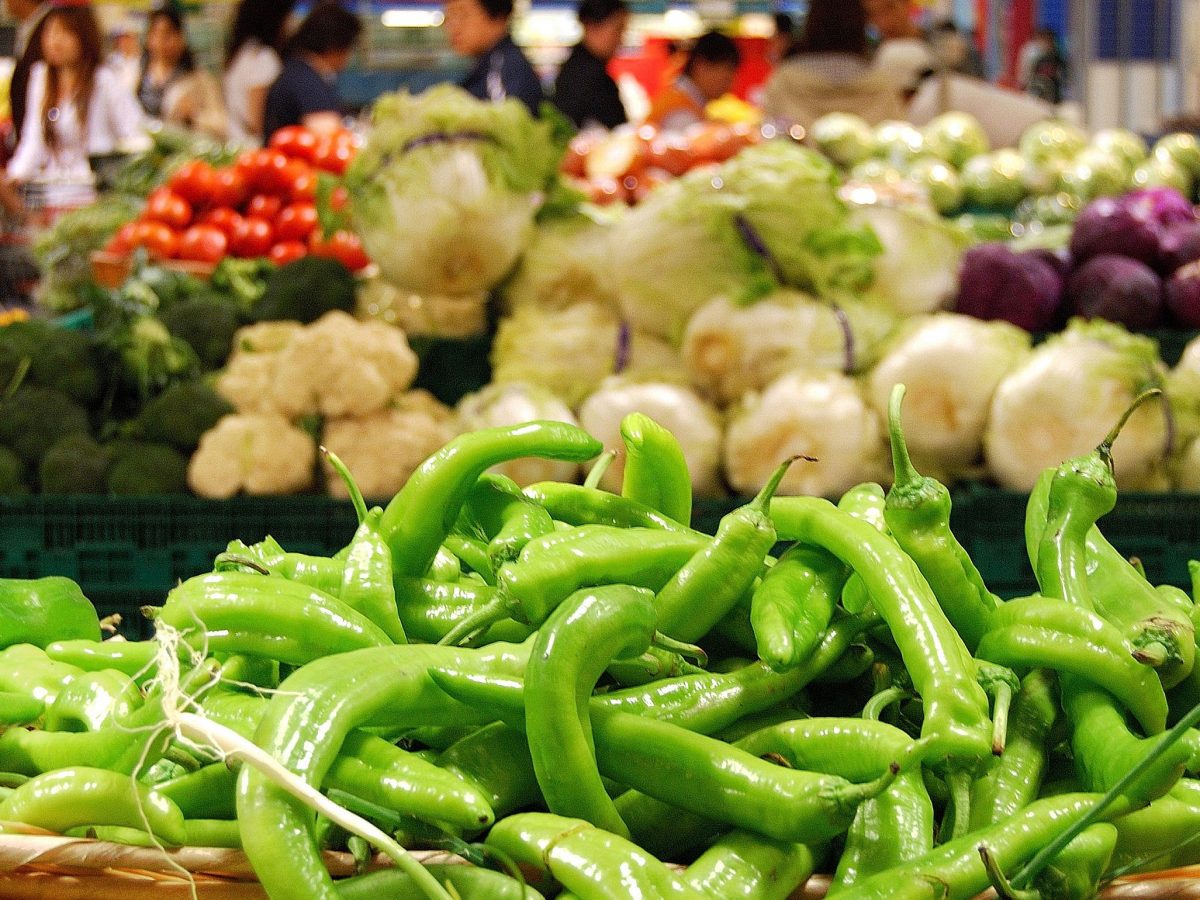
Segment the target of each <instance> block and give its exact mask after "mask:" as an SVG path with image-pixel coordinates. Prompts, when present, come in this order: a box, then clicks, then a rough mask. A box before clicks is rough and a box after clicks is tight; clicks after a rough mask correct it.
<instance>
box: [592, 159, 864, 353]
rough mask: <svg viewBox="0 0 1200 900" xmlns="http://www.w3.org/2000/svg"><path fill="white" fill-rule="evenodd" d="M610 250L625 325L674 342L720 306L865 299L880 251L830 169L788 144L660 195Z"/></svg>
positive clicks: (622, 224)
mask: <svg viewBox="0 0 1200 900" xmlns="http://www.w3.org/2000/svg"><path fill="white" fill-rule="evenodd" d="M613 247H614V252H615V258H616V262H617V278H618V287H619V292H620V297H621V305H622V309H623V311H624V313H625V316H626V318H627V319H628V320H629V321H630V322H631V323H632V324H633V325H634V326H635V327H636V328H638V329H641V330H644V331H648V332H651V333H654V334H658V335H660V336H662V337H665V338H667V339H669V340H673V341H678V340H679V339H680V337H681V336H682V333H683V328H684V326H685V325H686V324H687V320H688V318H689V317H690V316H691V314H692V313H693V312H695V310H697V309H698V308H699V307H700V306H702V305H703V304H705V303H707V302H708V301H709V300H711V299H713V298H714V297H720V296H725V297H730V298H732V299H733V300H734V301H735V302H746V301H751V300H754V299H757V298H759V297H762V296H765V295H766V294H769V293H771V292H772V291H774V290H777V289H778V288H780V287H793V288H796V289H799V290H804V291H808V292H809V293H813V294H816V295H818V296H823V297H841V296H844V295H845V294H847V293H849V292H854V291H857V290H860V289H861V288H863V287H864V286H865V285H866V284H868V283H869V282H870V280H871V262H872V260H873V258H874V257H875V256H876V255H877V254H878V253H879V251H880V246H879V242H878V241H877V240H876V238H875V235H874V233H873V232H872V231H871V230H870V228H866V227H863V226H861V225H857V224H855V223H852V222H851V221H850V220H849V213H848V211H847V208H846V205H845V203H843V202H842V200H841V199H840V198H839V197H838V194H837V173H836V171H835V169H834V167H833V165H832V164H831V163H830V162H829V161H828V160H827V159H825V158H824V157H822V156H820V155H819V154H817V153H815V152H813V151H811V150H808V149H805V148H803V147H799V146H797V145H795V144H792V143H789V142H787V141H782V140H781V141H772V142H768V143H765V144H760V145H758V146H755V147H750V148H747V149H746V150H743V151H742V152H741V153H739V154H738V155H737V156H735V157H734V158H733V159H731V160H729V161H728V162H726V163H725V164H724V165H722V166H720V167H718V168H715V169H696V170H693V171H692V172H690V173H688V174H687V175H685V176H684V177H683V178H680V179H678V180H676V181H674V182H672V183H670V184H668V185H665V186H663V187H661V188H659V189H658V190H657V191H655V192H654V193H652V194H651V195H650V196H649V197H648V198H647V199H646V200H645V201H644V202H643V203H641V204H639V205H638V206H637V207H635V208H634V209H633V210H632V211H631V212H630V213H629V214H628V215H626V216H625V217H624V218H622V219H621V220H620V221H619V222H618V223H617V225H616V226H615V228H614V229H613Z"/></svg>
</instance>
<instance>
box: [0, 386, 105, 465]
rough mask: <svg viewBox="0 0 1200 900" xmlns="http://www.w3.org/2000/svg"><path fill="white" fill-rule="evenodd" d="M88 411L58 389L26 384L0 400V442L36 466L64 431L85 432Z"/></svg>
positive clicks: (64, 434) (64, 435)
mask: <svg viewBox="0 0 1200 900" xmlns="http://www.w3.org/2000/svg"><path fill="white" fill-rule="evenodd" d="M87 431H88V415H87V412H85V411H84V409H83V407H82V406H80V405H79V404H78V403H76V402H75V401H74V400H72V399H71V398H70V397H68V396H67V395H66V394H64V393H62V392H61V391H56V390H54V389H53V388H46V387H41V386H39V385H35V384H27V385H24V386H22V387H20V388H19V389H17V390H16V391H15V392H14V393H13V394H12V396H11V397H5V398H4V399H3V400H0V444H3V445H4V446H5V447H8V448H9V449H11V450H13V451H14V452H15V453H16V454H17V456H19V457H21V459H23V460H24V461H25V462H26V463H28V464H30V465H33V466H36V465H37V464H38V463H39V462H41V459H42V457H43V456H45V455H46V451H47V450H49V449H50V448H51V447H52V446H54V444H56V443H57V442H58V440H59V439H60V438H63V437H66V436H67V435H68V434H79V433H81V432H82V433H87Z"/></svg>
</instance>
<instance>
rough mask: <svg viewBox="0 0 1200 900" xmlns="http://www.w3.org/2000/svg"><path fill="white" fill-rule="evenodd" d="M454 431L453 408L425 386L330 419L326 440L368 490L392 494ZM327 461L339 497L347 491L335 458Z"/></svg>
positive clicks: (330, 485)
mask: <svg viewBox="0 0 1200 900" xmlns="http://www.w3.org/2000/svg"><path fill="white" fill-rule="evenodd" d="M454 434H455V429H454V417H453V414H452V413H451V412H450V410H449V409H448V408H446V407H444V406H442V405H441V404H440V403H438V402H437V401H436V400H434V398H433V397H432V396H431V395H429V394H427V393H426V392H424V391H411V392H409V393H408V394H406V395H404V397H402V398H401V399H400V401H399V403H398V405H397V406H394V407H389V408H388V409H383V410H379V411H378V412H374V413H371V414H370V415H367V416H362V417H359V418H353V419H334V420H332V421H329V422H326V423H325V433H324V435H323V438H322V440H323V443H324V445H325V448H326V449H328V450H329V451H330V452H332V453H336V454H337V455H338V456H339V457H340V458H341V460H342V462H344V463H345V464H346V467H347V468H348V469H349V470H350V474H351V475H353V476H354V481H355V482H356V483H357V484H358V488H359V490H361V491H362V492H363V496H365V497H369V498H371V499H387V498H390V497H391V496H392V495H393V494H395V493H396V492H397V491H398V490H400V488H402V487H403V486H404V482H406V481H407V480H408V478H409V476H410V475H412V473H413V471H414V470H415V469H416V468H417V466H419V465H420V464H421V463H423V462H424V461H425V460H426V459H427V458H428V457H429V456H430V455H432V454H433V453H435V452H436V451H437V450H439V449H441V447H442V445H443V444H445V443H446V442H447V441H449V440H450V439H451V438H452V437H454ZM324 465H325V485H326V490H327V491H328V492H329V494H330V495H332V496H334V497H345V496H347V494H346V486H345V484H343V483H342V479H341V478H339V477H337V475H336V474H335V473H334V471H333V469H332V467H331V466H330V465H329V461H328V460H325V462H324Z"/></svg>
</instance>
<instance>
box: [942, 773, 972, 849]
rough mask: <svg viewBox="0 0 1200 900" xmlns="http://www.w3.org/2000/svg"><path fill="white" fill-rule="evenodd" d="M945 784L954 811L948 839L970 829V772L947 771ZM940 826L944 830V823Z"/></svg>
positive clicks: (957, 836)
mask: <svg viewBox="0 0 1200 900" xmlns="http://www.w3.org/2000/svg"><path fill="white" fill-rule="evenodd" d="M946 786H947V787H949V788H950V806H951V809H952V811H953V813H954V819H953V827H952V828H951V830H950V840H954V839H955V838H960V837H962V836H963V835H964V834H967V833H968V832H969V831H970V830H971V773H970V772H967V771H962V772H950V773H948V774H947V775H946ZM942 827H943V830H944V829H945V824H944V823H943V826H942Z"/></svg>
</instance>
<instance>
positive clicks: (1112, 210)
mask: <svg viewBox="0 0 1200 900" xmlns="http://www.w3.org/2000/svg"><path fill="white" fill-rule="evenodd" d="M1159 230H1160V226H1159V225H1158V224H1157V222H1156V221H1155V220H1154V219H1152V218H1151V217H1150V215H1149V210H1148V207H1147V205H1146V204H1143V205H1142V206H1141V207H1134V206H1129V205H1126V204H1125V203H1124V202H1123V201H1122V200H1121V199H1117V198H1114V197H1100V198H1099V199H1097V200H1093V201H1092V202H1091V203H1089V204H1088V205H1087V206H1085V207H1084V208H1083V212H1081V213H1080V214H1079V218H1077V219H1076V220H1075V227H1074V230H1073V231H1072V232H1071V256H1072V258H1073V259H1074V260H1075V262H1076V263H1077V264H1078V263H1081V262H1084V261H1085V260H1088V259H1091V258H1092V257H1093V256H1099V255H1101V254H1113V253H1116V254H1120V255H1122V256H1128V257H1131V258H1133V259H1137V260H1141V261H1142V262H1144V263H1146V264H1147V265H1154V264H1155V263H1156V262H1157V261H1158V239H1159Z"/></svg>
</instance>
